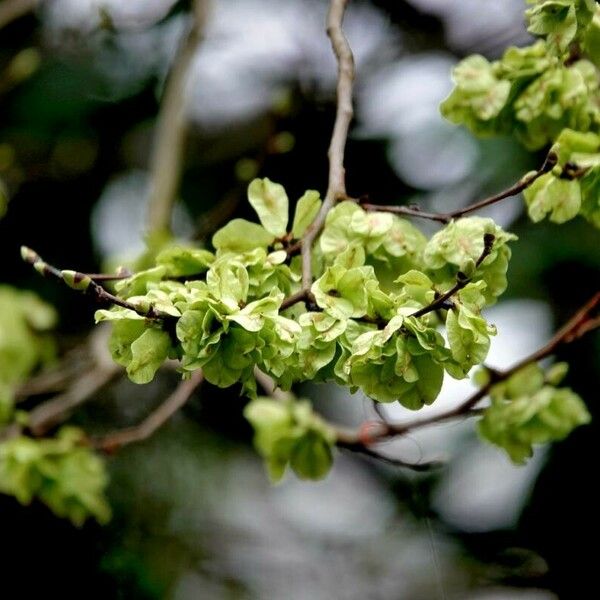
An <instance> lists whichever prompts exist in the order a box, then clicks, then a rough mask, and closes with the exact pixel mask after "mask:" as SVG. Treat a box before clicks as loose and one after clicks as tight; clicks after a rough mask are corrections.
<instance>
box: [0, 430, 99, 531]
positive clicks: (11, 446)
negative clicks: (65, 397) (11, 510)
mask: <svg viewBox="0 0 600 600" xmlns="http://www.w3.org/2000/svg"><path fill="white" fill-rule="evenodd" d="M84 439H85V437H84V434H83V432H82V431H80V430H79V429H76V428H74V427H63V428H62V429H61V430H60V431H59V432H58V433H57V435H56V437H54V438H45V439H33V438H30V437H26V436H18V437H15V438H12V439H9V440H8V441H6V442H4V443H3V444H1V445H0V492H2V493H4V494H10V495H11V496H14V497H15V498H16V499H17V500H18V501H19V502H20V503H21V504H30V503H31V501H32V500H33V499H34V498H38V499H39V500H41V501H42V502H44V504H46V505H47V506H48V507H49V508H50V509H51V510H52V511H53V512H54V513H55V514H56V515H57V516H59V517H65V518H68V519H69V520H71V522H72V523H73V524H75V525H77V526H81V525H82V524H83V523H84V522H85V521H86V519H88V518H89V517H93V518H95V519H96V520H97V521H98V522H100V523H106V522H107V521H108V520H109V519H110V507H109V506H108V504H107V502H106V500H105V498H104V489H105V488H106V485H107V483H108V478H107V475H106V472H105V469H104V463H103V462H102V460H101V459H100V458H99V457H98V456H97V455H96V454H95V453H94V452H93V451H92V450H91V449H90V448H87V447H85V445H84Z"/></svg>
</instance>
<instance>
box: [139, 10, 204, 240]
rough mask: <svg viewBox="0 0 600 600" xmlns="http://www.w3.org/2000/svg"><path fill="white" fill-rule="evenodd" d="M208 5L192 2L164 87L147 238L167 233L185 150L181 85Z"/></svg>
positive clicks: (184, 80) (153, 166)
mask: <svg viewBox="0 0 600 600" xmlns="http://www.w3.org/2000/svg"><path fill="white" fill-rule="evenodd" d="M208 3H209V2H208V0H195V1H194V3H193V6H192V23H191V25H190V29H189V31H188V33H187V35H186V36H185V37H184V38H183V40H182V42H181V45H180V47H179V50H178V52H177V55H176V56H175V60H174V62H173V66H172V68H171V72H170V73H169V75H168V78H167V82H166V85H165V90H164V94H163V99H162V103H161V108H160V113H159V115H158V120H157V124H156V131H155V135H154V145H153V149H152V155H151V157H150V196H149V201H148V223H147V226H148V232H149V234H150V236H152V235H160V234H163V233H170V232H171V216H172V212H173V205H174V204H175V199H176V194H177V189H178V187H179V182H180V179H181V172H182V169H183V164H182V161H183V153H184V151H185V139H186V124H187V117H186V94H185V86H186V83H187V80H188V74H189V70H190V67H191V65H192V63H193V60H194V57H195V56H196V50H197V48H198V44H199V43H200V42H201V40H202V37H203V32H204V27H205V23H206V18H207V13H208Z"/></svg>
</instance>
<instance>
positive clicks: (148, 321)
mask: <svg viewBox="0 0 600 600" xmlns="http://www.w3.org/2000/svg"><path fill="white" fill-rule="evenodd" d="M528 3H529V4H530V7H529V9H528V10H527V12H526V17H527V23H528V28H529V31H530V32H531V33H532V34H534V35H537V36H540V37H541V38H542V39H540V40H538V41H536V42H535V43H533V44H532V45H530V46H528V47H525V48H508V49H507V50H506V51H505V53H504V54H503V56H502V57H501V58H500V59H499V60H496V61H492V62H490V61H489V60H487V59H486V58H484V57H483V56H478V55H476V56H470V57H467V58H465V59H464V60H463V61H461V62H460V63H459V64H458V65H457V66H456V68H455V69H454V72H453V80H454V84H455V87H454V90H453V91H452V93H451V94H450V95H449V97H448V98H447V99H446V100H445V101H444V102H443V103H442V105H441V111H442V114H443V115H444V116H445V117H446V118H447V119H448V120H450V121H451V122H453V123H457V124H462V125H465V126H467V127H468V128H470V129H471V130H472V131H473V132H474V133H475V134H477V135H479V136H491V135H505V134H514V135H515V136H516V137H517V138H518V139H519V140H520V141H521V142H522V143H523V144H524V145H525V146H526V147H527V148H529V149H531V150H538V149H542V148H544V147H548V146H550V145H551V148H550V152H551V154H550V155H549V157H548V158H549V160H548V161H547V162H546V163H545V167H547V168H545V169H544V170H543V174H542V173H541V172H537V171H536V172H533V173H529V174H527V175H526V176H525V178H524V179H523V180H522V182H521V183H522V186H520V188H519V189H523V188H525V192H524V196H525V201H526V204H527V208H528V213H529V216H530V218H531V219H532V220H533V221H535V222H537V221H540V220H542V219H544V218H546V217H547V218H549V220H550V221H553V222H555V223H564V222H566V221H569V220H570V219H573V218H574V217H575V216H577V215H582V216H583V217H585V218H586V219H588V220H589V221H590V222H591V223H593V224H594V225H596V226H598V227H600V85H599V78H598V72H597V67H598V66H600V7H599V6H598V5H597V4H596V3H595V2H593V1H592V0H528ZM550 166H552V169H551V170H550ZM248 201H249V204H250V205H251V206H252V207H253V208H254V210H255V212H256V214H257V217H258V220H259V221H260V224H259V223H254V222H251V221H247V220H245V219H234V220H232V221H231V222H229V223H227V224H226V225H225V226H224V227H223V228H222V229H220V230H219V231H217V232H216V233H215V234H214V236H213V238H212V246H213V251H210V250H206V249H200V248H193V247H188V246H182V245H167V247H166V248H165V249H162V251H158V250H160V248H164V245H163V243H162V242H163V241H164V240H162V239H158V238H156V236H154V238H151V240H150V242H151V251H150V252H148V253H147V255H146V256H145V257H144V260H145V261H146V262H145V263H144V266H149V268H147V269H145V270H142V271H140V272H138V273H136V274H134V275H132V276H131V277H129V278H127V279H125V280H122V281H119V282H117V283H116V284H115V290H116V293H117V294H118V296H119V297H120V298H121V299H123V300H124V301H126V302H127V304H124V303H123V304H124V306H128V308H123V307H122V306H117V305H115V306H113V308H112V309H110V310H99V311H97V313H96V321H97V322H100V321H110V322H112V334H111V338H110V342H109V347H110V351H111V354H112V356H113V359H114V360H115V361H116V362H117V363H118V364H120V365H122V366H123V367H125V369H126V372H127V374H128V376H129V378H130V379H131V380H132V381H134V382H136V383H140V384H145V383H148V382H150V381H151V380H152V379H153V377H154V376H155V373H156V372H157V370H158V369H159V368H160V367H161V365H162V364H163V363H164V362H165V361H166V360H167V359H174V360H177V361H178V362H179V368H180V371H181V373H182V374H183V376H184V377H185V376H187V375H189V372H191V371H195V370H197V369H202V370H203V372H204V376H205V378H206V380H207V381H208V382H209V383H211V384H214V385H217V386H220V387H230V386H233V385H239V386H240V387H241V391H242V393H245V394H246V395H248V396H249V397H250V398H251V402H250V404H249V405H248V406H247V408H246V410H245V415H246V417H247V419H248V420H249V421H250V423H251V424H252V426H253V427H254V430H255V445H256V447H257V449H258V451H259V452H260V454H261V455H262V456H263V457H264V458H265V460H266V463H267V466H268V470H269V473H270V476H271V478H272V479H273V480H274V481H277V480H279V479H280V478H281V477H282V476H283V474H284V472H285V470H286V468H287V466H288V465H289V466H290V467H291V469H292V470H293V471H294V472H295V473H296V474H297V475H298V476H299V477H301V478H304V479H320V478H321V477H324V476H325V475H326V474H327V472H328V471H329V468H330V466H331V462H332V447H333V445H334V443H335V436H336V433H335V431H334V430H333V429H332V428H331V427H330V426H328V425H327V424H326V423H325V422H324V421H323V420H322V419H320V418H319V417H318V416H317V415H315V414H314V413H313V411H312V408H311V406H310V404H309V403H308V402H307V401H297V400H295V399H293V398H292V396H291V395H290V396H289V397H288V399H286V400H282V401H276V400H273V399H268V398H263V397H257V390H256V381H255V372H256V369H260V370H261V371H263V372H264V373H266V374H267V375H269V376H270V377H272V378H273V380H274V382H275V383H276V385H278V386H279V387H280V388H281V389H282V390H284V391H286V390H290V389H291V388H292V386H293V385H294V384H296V383H299V382H303V381H317V382H319V381H323V382H326V381H327V382H336V383H337V384H339V385H342V386H345V387H347V388H348V389H349V390H351V391H352V392H355V391H358V390H361V391H362V392H363V393H364V394H366V395H367V396H369V397H370V398H372V399H374V400H376V401H379V402H394V401H397V402H399V403H401V404H402V405H403V406H405V407H407V408H409V409H412V410H419V409H421V408H422V407H423V406H425V405H430V404H432V403H433V402H435V400H436V398H437V397H438V395H439V393H440V390H441V388H442V385H443V381H444V377H445V375H446V374H448V375H450V376H451V377H454V378H457V379H460V378H464V377H467V376H468V374H469V373H470V371H471V370H472V368H473V367H475V366H477V365H482V364H483V363H484V361H485V359H486V357H487V354H488V351H489V348H490V339H491V337H492V336H493V335H495V333H496V330H495V327H494V326H493V325H492V324H490V323H488V321H487V319H486V317H485V309H486V307H488V306H491V305H493V304H494V303H495V302H496V301H497V300H498V298H499V297H500V296H501V294H503V293H504V291H505V290H506V287H507V269H508V264H509V260H510V258H511V249H510V245H509V244H510V243H511V242H512V241H513V240H515V239H516V236H514V235H512V234H510V233H507V232H505V231H503V230H502V228H501V227H499V226H498V225H496V224H495V223H494V222H493V221H492V220H491V219H488V218H481V217H466V218H459V219H456V220H452V221H450V222H449V223H447V224H446V225H445V226H444V227H442V228H441V229H440V230H439V231H438V232H437V233H435V234H434V235H432V236H431V237H427V236H426V235H425V234H424V233H423V232H422V231H421V230H420V229H418V228H417V227H415V226H414V225H413V224H412V223H410V222H409V221H407V220H406V219H403V218H401V217H399V216H398V215H395V214H391V213H389V212H370V211H366V210H364V209H363V207H362V206H361V205H360V204H358V203H357V202H354V201H350V200H346V201H341V202H338V203H336V204H335V205H334V206H333V207H332V208H331V210H329V212H328V213H327V215H326V216H324V215H322V214H321V211H322V209H323V202H322V201H321V198H320V195H319V193H318V192H317V191H314V190H308V191H306V192H305V193H304V195H303V196H302V197H301V198H300V199H299V200H298V201H297V202H296V209H295V213H294V214H293V217H292V215H291V214H290V213H289V204H290V202H289V198H288V195H287V193H286V190H285V189H284V187H283V186H282V185H280V184H279V183H275V182H272V181H270V180H269V179H267V178H264V179H255V180H253V181H252V182H251V183H250V185H249V186H248ZM3 206H4V204H3V203H2V197H1V194H0V214H1V213H2V210H3ZM320 214H321V218H323V217H324V218H325V223H324V226H323V227H322V230H321V231H317V232H316V231H314V229H310V231H311V232H313V233H318V234H319V235H318V237H317V238H316V241H315V244H314V247H312V248H311V249H310V250H311V259H312V264H311V267H312V273H311V274H312V276H313V281H312V285H311V287H310V290H307V289H305V288H303V287H302V279H303V277H302V275H303V274H302V264H301V263H302V260H301V257H300V256H298V254H299V252H298V250H299V247H300V246H301V244H300V241H301V239H302V236H304V235H305V234H306V232H307V231H309V228H310V227H311V224H313V223H315V218H317V215H320ZM422 216H425V215H422ZM442 220H443V219H442ZM317 222H318V225H319V227H320V226H321V219H317ZM315 227H316V225H315ZM159 237H160V236H159ZM155 255H156V258H155V260H152V261H151V262H148V261H150V258H151V257H153V256H155ZM25 259H26V260H29V262H34V267H36V268H38V269H39V270H40V271H41V272H45V271H47V270H48V269H47V267H46V266H45V265H44V264H42V263H41V262H36V261H32V260H31V256H29V258H28V256H25ZM305 275H306V273H305ZM61 277H62V279H63V280H64V281H65V283H67V284H68V285H70V286H71V287H73V288H75V289H78V290H81V291H86V290H87V291H88V292H89V291H93V290H94V287H93V286H91V282H92V280H91V279H90V278H89V277H82V276H81V274H79V273H76V272H74V271H62V272H61ZM90 286H91V287H90ZM3 294H4V296H3ZM10 294H13V295H12V296H10ZM15 294H16V292H14V291H11V292H7V291H6V290H4V289H3V288H0V334H1V333H2V328H3V327H4V328H6V329H7V331H9V335H8V336H7V337H6V339H8V340H10V343H8V344H7V343H6V342H5V341H4V337H2V335H0V359H2V361H0V419H2V418H4V419H5V420H6V419H9V418H10V417H11V412H12V394H13V391H14V386H15V385H17V384H18V383H19V382H20V381H21V380H22V379H23V378H24V377H26V376H27V375H28V374H29V373H30V372H31V371H32V369H34V368H35V367H36V366H37V365H39V364H40V363H41V362H43V360H44V357H45V356H46V354H44V353H43V352H42V350H41V348H42V346H41V345H40V338H39V335H38V333H37V332H38V331H39V330H43V329H45V328H47V327H48V326H49V325H50V324H51V321H52V319H51V318H49V317H48V314H47V313H46V315H45V316H44V313H43V310H41V309H40V305H38V306H37V307H36V308H35V309H34V308H32V307H31V306H28V305H27V302H28V301H29V302H31V298H30V299H29V300H28V301H26V300H25V299H24V296H20V297H18V298H17V296H15ZM293 295H296V297H295V298H293V299H292V300H295V299H296V298H298V297H302V298H303V299H304V300H303V301H302V302H293V301H292V300H288V301H286V298H289V297H290V296H293ZM5 297H6V298H8V300H6V299H5ZM3 302H5V303H6V304H7V306H9V308H8V309H6V310H2V307H3ZM11 311H12V312H11ZM5 321H6V323H5ZM442 326H444V329H442ZM11 328H12V329H11ZM44 352H45V351H44ZM3 364H5V365H6V364H10V365H11V368H10V369H7V368H4V370H3V369H2V365H3ZM13 365H14V367H13ZM564 373H565V368H564V366H563V365H555V366H554V367H553V368H551V369H550V370H548V371H547V372H546V373H544V372H543V371H542V370H541V369H539V367H537V366H535V365H532V366H529V367H526V368H525V369H523V370H522V371H519V372H518V373H515V374H514V375H513V376H512V377H510V378H508V379H507V380H505V381H502V383H496V384H495V385H493V386H492V387H491V392H490V396H491V398H492V403H491V406H490V407H489V408H488V409H486V411H485V414H484V416H483V418H482V419H481V421H480V423H479V430H480V433H481V435H482V437H484V438H485V439H487V440H488V441H490V442H492V443H494V444H496V445H498V446H500V447H502V448H504V449H505V450H506V451H507V453H508V454H509V456H510V457H511V459H512V460H513V461H515V462H523V461H524V460H525V459H526V458H527V457H529V456H531V453H532V448H533V445H534V444H538V443H545V442H548V441H552V440H556V439H561V438H563V437H564V436H565V435H567V434H568V433H569V432H570V431H571V429H573V428H574V427H576V426H577V425H580V424H583V423H586V422H588V421H589V415H588V413H587V411H586V409H585V406H584V405H583V403H582V401H581V400H580V399H579V398H578V396H577V395H576V394H574V393H573V392H572V391H571V390H569V389H566V388H558V387H557V385H558V384H559V382H560V380H561V378H562V377H563V376H564ZM489 375H490V374H489V372H487V377H488V379H489ZM488 379H486V371H485V369H484V370H482V371H481V372H480V374H479V376H478V380H479V382H480V385H488V383H489V381H488ZM3 407H4V408H3ZM6 407H8V408H6ZM65 431H66V433H64V434H63V433H61V434H59V437H58V438H57V439H56V440H40V441H36V440H32V439H29V438H24V437H21V438H17V439H15V440H11V441H10V442H7V443H6V444H4V445H3V446H0V452H3V453H4V454H1V455H0V456H1V457H2V461H3V462H2V466H1V473H2V475H1V477H0V486H2V489H5V490H7V491H8V492H9V493H13V494H14V495H16V496H17V497H18V498H19V499H20V500H21V501H23V502H29V501H30V500H31V498H32V497H33V496H38V497H39V498H41V499H42V500H43V501H45V502H46V503H47V504H48V505H49V506H50V507H51V508H53V510H55V512H57V514H62V515H66V516H69V517H70V518H71V519H72V520H73V521H74V522H76V523H81V522H82V521H83V519H85V517H86V516H88V515H93V516H95V517H96V518H98V519H99V520H102V519H104V518H106V515H107V513H106V510H105V506H104V505H103V503H102V500H101V499H100V498H101V490H102V488H103V486H104V479H103V477H104V476H103V473H102V472H101V468H100V467H98V465H97V464H96V463H95V462H94V461H96V460H97V459H96V458H94V457H93V455H92V454H91V453H90V452H89V451H88V450H86V449H84V448H83V447H82V446H81V436H80V434H76V433H72V432H70V431H71V430H65ZM75 455H76V456H77V458H74V456H75ZM49 456H51V457H52V458H49ZM48 461H50V463H51V464H52V465H54V466H53V467H52V468H49V467H48V468H46V466H45V465H46V463H47V462H48ZM58 463H60V465H59V466H57V464H58ZM41 464H43V465H44V466H43V468H42V467H40V466H39V465H41ZM15 465H17V466H15ZM23 465H24V466H23ZM64 465H69V466H68V468H67V467H66V466H64ZM94 465H95V466H94ZM63 466H64V470H65V472H67V471H68V470H69V469H71V470H72V473H73V475H72V476H73V477H75V478H77V479H78V481H79V483H78V484H77V485H80V486H81V487H77V485H76V486H75V487H74V488H73V489H71V490H70V491H69V490H67V487H68V481H67V477H66V476H65V477H64V479H62V475H60V476H59V475H58V474H57V475H49V474H48V473H62V471H63ZM52 469H54V471H53V470H52ZM84 472H85V473H88V475H89V477H88V476H86V475H85V474H84ZM21 473H25V475H21ZM40 473H41V475H40ZM53 477H54V479H52V478H53ZM44 478H46V479H48V480H49V481H46V479H44ZM50 480H51V481H50ZM40 482H41V483H40ZM48 489H52V490H54V491H53V492H52V493H49V492H47V490H48ZM57 490H58V491H57ZM84 497H85V500H84V499H83V498H84Z"/></svg>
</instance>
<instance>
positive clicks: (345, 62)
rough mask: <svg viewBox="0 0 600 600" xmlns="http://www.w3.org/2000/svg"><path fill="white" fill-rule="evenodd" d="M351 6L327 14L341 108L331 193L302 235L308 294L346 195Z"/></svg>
mask: <svg viewBox="0 0 600 600" xmlns="http://www.w3.org/2000/svg"><path fill="white" fill-rule="evenodd" d="M347 5H348V0H331V4H330V6H329V13H328V15H327V35H329V37H330V39H331V46H332V48H333V52H334V54H335V56H336V59H337V62H338V79H337V110H336V116H335V123H334V126H333V133H332V135H331V142H330V144H329V150H328V153H327V156H328V157H329V179H328V184H327V193H326V194H325V200H324V201H323V205H322V206H321V210H320V211H319V213H318V214H317V216H316V217H315V220H314V221H313V222H312V223H311V224H310V225H309V227H308V228H307V229H306V231H305V232H304V235H303V237H302V289H303V290H305V291H304V297H306V296H307V295H309V294H310V286H311V285H312V264H311V262H312V246H313V244H314V241H315V239H316V237H317V235H319V233H320V231H321V229H322V228H323V225H324V224H325V219H326V218H327V213H328V212H329V211H330V210H331V209H332V208H333V206H334V205H335V203H336V202H337V201H338V200H340V199H343V198H345V197H346V181H345V171H344V151H345V148H346V140H347V138H348V130H349V128H350V123H351V121H352V117H353V115H354V111H353V108H352V85H353V82H354V57H353V56H352V50H351V48H350V45H349V44H348V40H347V39H346V37H345V36H344V32H343V29H342V22H343V20H344V13H345V11H346V6H347ZM296 301H298V300H296Z"/></svg>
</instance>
